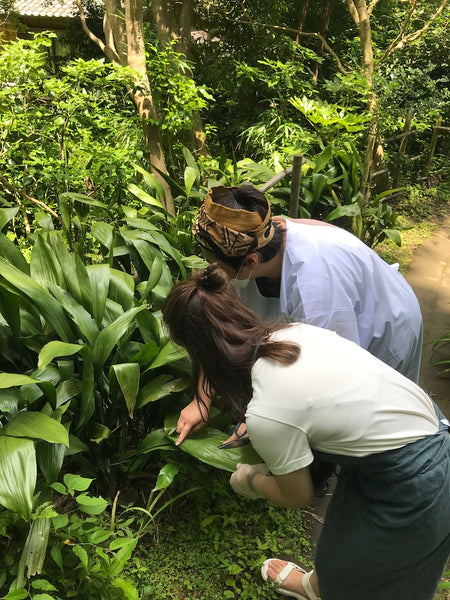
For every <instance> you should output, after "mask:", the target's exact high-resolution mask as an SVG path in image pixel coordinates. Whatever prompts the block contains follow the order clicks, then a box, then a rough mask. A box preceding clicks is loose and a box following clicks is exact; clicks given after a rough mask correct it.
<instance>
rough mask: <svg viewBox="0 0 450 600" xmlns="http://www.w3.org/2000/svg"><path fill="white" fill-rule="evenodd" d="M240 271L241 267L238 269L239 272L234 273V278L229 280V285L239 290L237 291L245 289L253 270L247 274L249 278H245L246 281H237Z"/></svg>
mask: <svg viewBox="0 0 450 600" xmlns="http://www.w3.org/2000/svg"><path fill="white" fill-rule="evenodd" d="M241 269H242V265H241V266H240V267H239V271H238V272H237V273H236V277H235V278H234V279H232V280H231V283H232V285H233V287H234V289H239V290H243V289H245V288H246V287H247V286H248V284H249V283H250V277H251V275H252V273H253V269H252V270H251V271H250V273H249V274H248V275H249V276H248V277H247V279H238V277H239V274H240V272H241Z"/></svg>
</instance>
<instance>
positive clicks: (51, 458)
mask: <svg viewBox="0 0 450 600" xmlns="http://www.w3.org/2000/svg"><path fill="white" fill-rule="evenodd" d="M65 449H66V447H65V446H64V444H50V443H48V442H43V441H39V442H37V444H36V456H37V461H38V465H39V468H40V470H41V471H42V474H43V475H44V477H45V480H46V481H47V483H49V484H51V483H54V482H55V481H56V480H57V479H58V477H59V473H60V471H61V467H62V464H63V461H64V455H65Z"/></svg>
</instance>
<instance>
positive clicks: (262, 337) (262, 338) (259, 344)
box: [252, 332, 267, 362]
mask: <svg viewBox="0 0 450 600" xmlns="http://www.w3.org/2000/svg"><path fill="white" fill-rule="evenodd" d="M266 336H267V332H266V333H263V334H262V336H261V337H260V338H259V340H258V343H257V344H256V346H255V349H254V350H253V354H252V362H255V359H256V355H257V354H258V350H259V349H260V347H261V344H262V343H263V341H264V338H265V337H266Z"/></svg>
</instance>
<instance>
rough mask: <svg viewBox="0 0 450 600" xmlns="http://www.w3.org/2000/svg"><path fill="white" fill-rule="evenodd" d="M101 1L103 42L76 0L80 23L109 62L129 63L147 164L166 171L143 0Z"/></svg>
mask: <svg viewBox="0 0 450 600" xmlns="http://www.w3.org/2000/svg"><path fill="white" fill-rule="evenodd" d="M104 2H105V14H104V17H103V32H104V35H105V41H103V40H101V39H100V38H98V37H97V36H96V35H95V34H94V33H92V31H90V30H89V28H88V26H87V23H86V16H85V13H84V9H83V5H82V3H81V0H76V4H77V7H78V10H79V13H80V19H81V25H82V27H83V30H84V31H85V32H86V35H87V36H88V37H89V39H91V40H92V41H93V42H94V43H95V44H97V46H99V48H100V49H101V50H102V52H103V53H104V54H105V56H106V57H107V58H108V59H109V60H110V61H111V62H113V63H116V64H118V65H121V66H129V67H130V68H131V69H132V70H133V72H134V74H135V81H136V84H139V85H138V86H137V87H138V91H136V92H133V93H132V94H131V95H132V98H133V100H134V102H135V104H136V108H137V110H138V114H139V117H140V119H141V122H142V127H143V131H144V137H145V143H146V146H147V149H148V152H149V160H150V164H151V165H152V166H154V167H156V168H157V169H159V170H160V171H161V172H162V173H167V168H166V162H165V159H164V152H163V148H162V143H161V133H160V130H159V128H158V126H157V125H155V123H157V122H158V120H159V119H158V110H157V107H156V105H155V102H154V100H153V96H152V92H151V89H150V83H149V80H148V76H147V65H146V58H145V46H144V36H143V7H142V0H125V10H124V9H123V7H122V3H121V0H104ZM153 172H154V174H155V176H156V177H157V178H158V180H159V181H160V183H161V185H162V187H163V189H164V192H165V199H164V202H165V206H166V209H167V211H168V212H169V213H170V214H172V215H173V214H174V205H173V198H172V192H171V190H170V187H169V185H168V184H167V182H166V180H165V179H164V178H163V177H162V176H161V175H160V174H159V173H158V172H157V171H156V170H154V171H153Z"/></svg>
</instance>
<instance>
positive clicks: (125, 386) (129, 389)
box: [111, 363, 140, 418]
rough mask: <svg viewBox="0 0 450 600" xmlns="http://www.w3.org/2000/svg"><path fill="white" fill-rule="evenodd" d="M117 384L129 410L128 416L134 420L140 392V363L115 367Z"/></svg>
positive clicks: (113, 368)
mask: <svg viewBox="0 0 450 600" xmlns="http://www.w3.org/2000/svg"><path fill="white" fill-rule="evenodd" d="M111 368H112V371H113V372H114V374H115V376H116V378H117V382H118V383H119V386H120V389H121V390H122V394H123V396H124V398H125V402H126V405H127V408H128V414H129V415H130V417H131V418H133V413H134V409H135V406H136V399H137V394H138V391H139V379H140V367H139V364H138V363H122V364H118V365H113V366H112V367H111Z"/></svg>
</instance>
